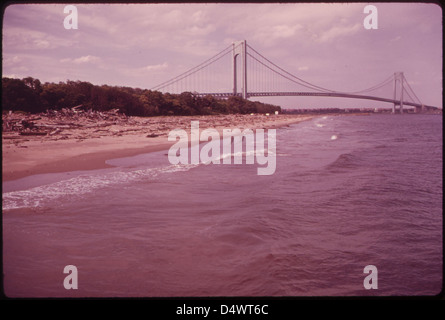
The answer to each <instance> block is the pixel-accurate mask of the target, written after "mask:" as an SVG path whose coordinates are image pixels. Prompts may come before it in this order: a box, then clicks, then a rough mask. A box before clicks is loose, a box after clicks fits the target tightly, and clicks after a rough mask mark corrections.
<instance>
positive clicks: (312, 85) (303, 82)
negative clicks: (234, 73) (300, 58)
mask: <svg viewBox="0 0 445 320" xmlns="http://www.w3.org/2000/svg"><path fill="white" fill-rule="evenodd" d="M247 47H248V48H249V49H250V50H252V51H253V52H255V53H256V54H257V55H258V56H260V57H261V58H262V59H264V60H265V61H267V62H268V63H270V64H271V65H272V66H274V67H275V68H277V69H278V70H280V71H281V72H279V71H277V70H274V69H273V68H271V67H269V66H267V65H266V64H264V63H262V62H261V61H260V60H258V59H256V58H255V57H254V56H253V55H251V54H250V53H249V52H247V55H248V56H250V57H251V58H253V59H255V60H256V61H258V62H259V63H261V64H262V65H264V66H265V67H267V68H268V69H270V70H271V71H273V72H275V73H277V74H279V75H281V76H282V77H284V78H286V79H288V80H291V78H293V79H295V80H291V81H292V82H295V83H297V84H299V85H301V86H304V87H306V88H310V89H312V90H316V91H324V92H335V91H334V90H330V89H326V88H323V87H320V86H317V85H314V84H312V83H310V82H307V81H304V80H303V79H300V78H298V77H297V76H295V75H293V74H291V73H289V72H287V71H286V70H284V69H283V68H281V67H279V66H278V65H276V64H275V63H273V62H272V61H270V60H269V59H267V58H266V57H264V56H263V55H262V54H260V53H259V52H258V51H256V50H255V49H254V48H252V47H251V46H249V45H247ZM284 74H286V75H288V76H285V75H284ZM289 77H290V78H289Z"/></svg>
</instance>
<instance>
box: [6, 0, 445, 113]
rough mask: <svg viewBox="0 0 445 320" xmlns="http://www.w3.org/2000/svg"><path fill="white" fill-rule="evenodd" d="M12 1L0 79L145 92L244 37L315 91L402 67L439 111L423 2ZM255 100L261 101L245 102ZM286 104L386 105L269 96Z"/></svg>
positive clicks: (437, 69)
mask: <svg viewBox="0 0 445 320" xmlns="http://www.w3.org/2000/svg"><path fill="white" fill-rule="evenodd" d="M66 5H67V3H64V4H14V5H10V6H8V7H6V9H5V11H4V14H3V28H2V30H3V37H2V41H3V43H2V58H3V64H2V76H3V77H12V78H25V77H28V76H31V77H33V78H38V79H39V80H40V81H41V82H60V81H67V80H72V81H77V80H80V81H88V82H91V83H93V84H96V85H103V84H107V85H112V86H127V87H134V88H142V89H150V88H152V87H154V86H156V85H158V84H160V83H162V82H164V81H166V80H169V79H170V78H173V77H175V76H177V75H178V74H180V73H182V72H184V71H186V70H188V69H190V68H192V67H194V66H196V65H198V64H200V63H201V62H203V61H205V60H206V59H208V58H210V57H212V56H213V55H215V54H217V53H218V52H220V51H221V50H223V49H224V48H226V47H227V46H229V45H230V44H231V43H232V42H234V41H238V40H246V41H247V43H248V44H249V45H250V46H251V47H253V48H254V49H255V50H256V51H258V52H260V53H261V54H262V55H263V56H265V57H267V58H268V59H269V60H271V61H273V62H274V63H276V64H277V65H279V66H280V67H281V68H283V69H285V70H286V71H289V72H290V73H292V74H293V75H296V76H298V77H299V78H302V79H304V80H305V81H308V82H310V83H313V84H315V85H318V86H321V87H324V88H329V89H332V90H336V91H343V92H352V91H359V90H362V89H365V88H369V87H371V86H373V85H375V84H377V83H380V82H382V81H383V80H385V79H386V78H388V77H389V76H391V75H392V74H394V72H398V71H403V72H404V75H405V77H406V79H407V81H408V83H409V84H410V86H411V88H412V89H413V90H414V92H415V93H416V95H417V97H419V99H420V100H421V101H422V103H424V104H427V105H434V106H437V107H440V108H442V9H441V7H439V6H437V5H435V4H427V3H373V5H375V7H376V8H377V17H378V19H377V29H370V30H368V29H366V28H365V27H364V24H363V22H364V20H365V18H366V17H367V16H368V15H369V13H364V12H363V11H364V8H365V6H366V5H368V3H349V4H348V3H330V4H323V3H307V4H298V3H285V4H280V3H258V4H248V3H231V4H228V3H226V4H221V3H220V4H217V3H206V4H202V3H201V4H197V3H195V4H191V3H171V4H75V6H76V8H77V14H78V25H77V27H78V28H77V29H66V28H65V27H64V20H65V18H66V17H67V16H68V15H69V13H70V12H67V13H65V12H64V8H65V6H66ZM251 99H252V100H260V99H255V98H251ZM261 101H265V102H269V103H274V104H278V105H281V106H282V107H285V108H296V107H298V108H314V107H387V108H390V107H392V106H391V105H390V104H387V103H383V104H382V103H381V102H373V101H369V100H357V99H342V98H320V97H271V98H263V99H261Z"/></svg>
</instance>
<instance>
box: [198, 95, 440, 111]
mask: <svg viewBox="0 0 445 320" xmlns="http://www.w3.org/2000/svg"><path fill="white" fill-rule="evenodd" d="M197 95H198V96H207V95H211V96H214V97H217V98H228V97H230V96H233V95H234V94H233V93H198V94H197ZM236 95H237V96H241V93H238V94H236ZM277 96H316V97H339V98H353V99H366V100H375V101H382V102H388V103H393V104H399V103H400V101H399V100H394V99H387V98H380V97H373V96H367V95H360V94H350V93H341V92H248V93H247V97H248V98H250V97H277ZM403 105H404V106H405V105H406V106H413V107H416V109H422V108H424V109H425V110H429V109H437V108H436V107H434V106H427V105H421V104H419V103H414V102H408V101H403Z"/></svg>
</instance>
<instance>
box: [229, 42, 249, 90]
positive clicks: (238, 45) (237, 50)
mask: <svg viewBox="0 0 445 320" xmlns="http://www.w3.org/2000/svg"><path fill="white" fill-rule="evenodd" d="M232 48H233V49H232V54H233V60H232V61H233V95H234V96H236V95H237V94H238V92H237V80H238V75H237V63H236V59H237V57H238V56H239V55H240V56H241V57H240V58H241V70H242V71H241V76H242V77H241V81H242V84H241V85H242V87H241V94H242V97H243V99H247V51H246V49H247V47H246V40H242V41H237V42H234V43H233V44H232Z"/></svg>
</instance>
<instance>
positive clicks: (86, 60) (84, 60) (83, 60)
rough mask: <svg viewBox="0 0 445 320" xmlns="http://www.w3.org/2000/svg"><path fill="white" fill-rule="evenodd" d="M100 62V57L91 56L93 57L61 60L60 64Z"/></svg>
mask: <svg viewBox="0 0 445 320" xmlns="http://www.w3.org/2000/svg"><path fill="white" fill-rule="evenodd" d="M100 61H101V59H100V58H99V57H96V56H91V55H87V56H82V57H79V58H75V59H71V58H65V59H61V60H60V62H62V63H75V64H85V63H97V62H100Z"/></svg>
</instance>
